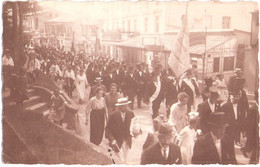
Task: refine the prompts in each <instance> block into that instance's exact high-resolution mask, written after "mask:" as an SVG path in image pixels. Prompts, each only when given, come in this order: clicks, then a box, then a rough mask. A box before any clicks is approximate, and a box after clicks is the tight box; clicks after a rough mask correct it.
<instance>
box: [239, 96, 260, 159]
mask: <svg viewBox="0 0 260 167" xmlns="http://www.w3.org/2000/svg"><path fill="white" fill-rule="evenodd" d="M256 102H258V100H257V101H256ZM258 123H259V112H258V104H257V103H253V104H252V105H251V107H250V109H249V111H248V115H247V118H246V130H247V131H246V138H247V139H246V144H245V146H244V147H242V148H241V151H242V153H243V155H244V156H245V157H246V158H250V164H258V163H259V127H258ZM248 153H249V154H248ZM250 154H251V155H250Z"/></svg>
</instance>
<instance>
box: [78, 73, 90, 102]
mask: <svg viewBox="0 0 260 167" xmlns="http://www.w3.org/2000/svg"><path fill="white" fill-rule="evenodd" d="M75 85H76V89H77V93H78V97H79V98H80V99H81V100H84V99H85V92H86V85H88V81H87V78H86V75H85V74H83V75H77V77H76V80H75Z"/></svg>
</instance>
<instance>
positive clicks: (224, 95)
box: [216, 80, 228, 101]
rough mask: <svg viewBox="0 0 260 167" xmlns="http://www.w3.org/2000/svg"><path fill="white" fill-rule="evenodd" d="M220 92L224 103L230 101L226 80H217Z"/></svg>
mask: <svg viewBox="0 0 260 167" xmlns="http://www.w3.org/2000/svg"><path fill="white" fill-rule="evenodd" d="M216 83H217V88H218V92H219V95H220V99H221V100H223V101H227V100H228V90H227V85H226V83H225V81H224V80H216Z"/></svg>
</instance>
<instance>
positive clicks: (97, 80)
mask: <svg viewBox="0 0 260 167" xmlns="http://www.w3.org/2000/svg"><path fill="white" fill-rule="evenodd" d="M102 81H103V80H102V79H101V78H100V77H97V78H96V79H95V82H102Z"/></svg>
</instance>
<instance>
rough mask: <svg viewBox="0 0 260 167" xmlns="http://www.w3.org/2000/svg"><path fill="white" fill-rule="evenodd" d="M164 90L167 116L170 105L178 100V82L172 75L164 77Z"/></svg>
mask: <svg viewBox="0 0 260 167" xmlns="http://www.w3.org/2000/svg"><path fill="white" fill-rule="evenodd" d="M166 90H167V91H166V93H165V98H166V106H167V116H169V114H170V108H171V106H172V105H173V104H174V103H177V102H178V98H177V95H178V82H177V80H176V79H175V78H174V77H173V76H168V78H167V79H166Z"/></svg>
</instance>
